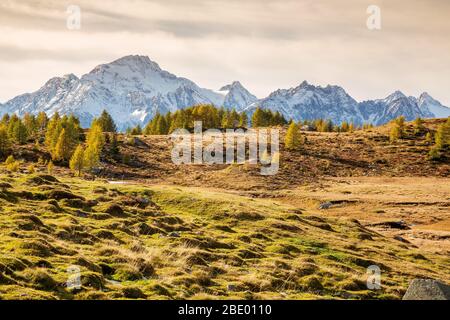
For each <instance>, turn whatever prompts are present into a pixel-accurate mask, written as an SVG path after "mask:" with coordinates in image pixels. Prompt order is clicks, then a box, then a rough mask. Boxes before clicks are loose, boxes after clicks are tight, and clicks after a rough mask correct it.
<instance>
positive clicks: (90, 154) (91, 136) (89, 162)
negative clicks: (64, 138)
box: [84, 122, 105, 170]
mask: <svg viewBox="0 0 450 320" xmlns="http://www.w3.org/2000/svg"><path fill="white" fill-rule="evenodd" d="M86 145H87V146H86V149H85V151H84V166H85V167H86V169H88V170H92V169H93V168H95V167H96V166H97V165H98V164H99V163H100V154H101V152H102V149H103V146H104V145H105V137H104V136H103V128H102V126H101V125H100V124H99V123H98V122H93V124H92V126H91V128H90V129H89V132H88V134H87V137H86Z"/></svg>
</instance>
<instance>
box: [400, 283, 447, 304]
mask: <svg viewBox="0 0 450 320" xmlns="http://www.w3.org/2000/svg"><path fill="white" fill-rule="evenodd" d="M403 300H450V286H449V285H447V284H445V283H442V282H440V281H437V280H433V279H414V280H413V281H411V283H410V284H409V288H408V290H407V291H406V293H405V295H404V296H403Z"/></svg>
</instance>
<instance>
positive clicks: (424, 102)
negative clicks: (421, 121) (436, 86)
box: [417, 92, 450, 118]
mask: <svg viewBox="0 0 450 320" xmlns="http://www.w3.org/2000/svg"><path fill="white" fill-rule="evenodd" d="M417 104H418V105H419V108H420V109H421V110H422V111H423V112H428V113H430V114H433V115H434V116H435V117H437V118H447V117H450V108H448V107H445V106H443V105H442V104H441V103H440V102H439V101H437V100H435V99H434V98H433V97H431V96H430V95H429V94H428V93H427V92H424V93H422V94H421V95H420V97H419V98H418V99H417Z"/></svg>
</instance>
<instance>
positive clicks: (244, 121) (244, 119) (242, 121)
mask: <svg viewBox="0 0 450 320" xmlns="http://www.w3.org/2000/svg"><path fill="white" fill-rule="evenodd" d="M239 127H243V128H247V127H248V116H247V113H246V112H241V115H240V116H239Z"/></svg>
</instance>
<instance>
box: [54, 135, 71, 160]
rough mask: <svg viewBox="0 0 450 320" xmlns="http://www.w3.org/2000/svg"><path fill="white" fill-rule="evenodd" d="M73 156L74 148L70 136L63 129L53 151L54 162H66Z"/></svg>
mask: <svg viewBox="0 0 450 320" xmlns="http://www.w3.org/2000/svg"><path fill="white" fill-rule="evenodd" d="M71 156H72V146H71V141H70V136H69V134H68V133H67V131H66V129H64V128H63V129H62V130H61V133H60V134H59V137H58V141H57V142H56V145H55V148H54V149H53V151H52V160H53V161H66V160H69V159H70V157H71Z"/></svg>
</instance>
